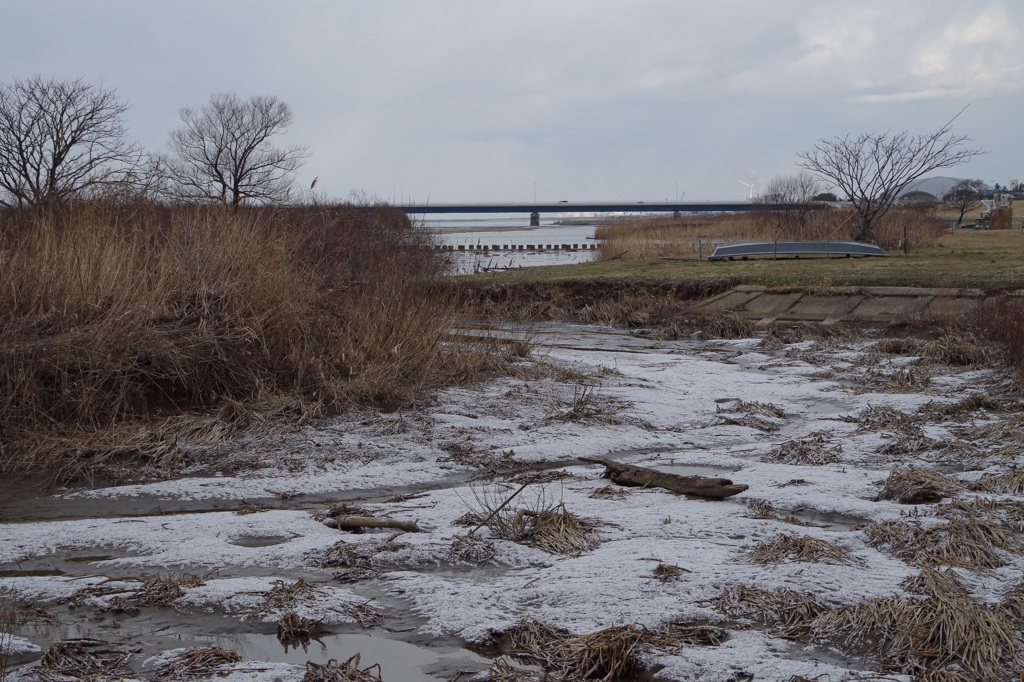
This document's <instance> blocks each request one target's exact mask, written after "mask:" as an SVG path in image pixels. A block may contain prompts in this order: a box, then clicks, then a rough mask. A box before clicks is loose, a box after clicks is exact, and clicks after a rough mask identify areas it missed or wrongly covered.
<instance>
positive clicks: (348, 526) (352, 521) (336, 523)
mask: <svg viewBox="0 0 1024 682" xmlns="http://www.w3.org/2000/svg"><path fill="white" fill-rule="evenodd" d="M324 525H325V526H327V527H328V528H337V529H339V530H357V529H359V528H394V529H396V530H404V531H405V532H407V533H419V532H420V527H419V526H417V525H416V522H415V521H399V520H398V519H389V518H386V517H381V516H332V517H330V518H328V519H324Z"/></svg>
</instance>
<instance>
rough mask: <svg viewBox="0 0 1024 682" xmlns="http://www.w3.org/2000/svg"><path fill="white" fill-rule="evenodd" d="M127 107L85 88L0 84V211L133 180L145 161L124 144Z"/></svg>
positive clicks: (35, 80)
mask: <svg viewBox="0 0 1024 682" xmlns="http://www.w3.org/2000/svg"><path fill="white" fill-rule="evenodd" d="M127 110H128V105H126V104H124V103H122V102H121V101H120V100H119V99H118V98H117V95H116V93H115V92H114V91H113V90H107V89H104V88H102V87H96V86H93V85H89V84H87V83H85V82H83V80H82V79H78V80H74V81H58V80H43V79H42V78H41V77H40V76H33V77H32V78H29V79H26V80H17V79H16V80H15V81H14V82H13V83H10V84H6V85H0V205H4V206H34V205H38V204H43V203H48V202H54V201H58V202H59V201H64V200H67V199H69V198H71V197H72V196H76V195H81V194H83V193H86V192H90V191H101V190H103V189H104V188H106V187H110V186H111V185H116V184H119V183H123V182H126V181H128V180H129V179H130V178H131V177H132V174H133V173H134V172H135V171H136V170H137V168H138V166H139V164H140V162H141V161H142V156H143V155H142V152H141V149H140V148H139V146H138V145H136V144H133V143H129V142H127V141H126V140H125V137H126V131H125V128H124V125H123V123H122V117H123V115H124V113H125V112H126V111H127Z"/></svg>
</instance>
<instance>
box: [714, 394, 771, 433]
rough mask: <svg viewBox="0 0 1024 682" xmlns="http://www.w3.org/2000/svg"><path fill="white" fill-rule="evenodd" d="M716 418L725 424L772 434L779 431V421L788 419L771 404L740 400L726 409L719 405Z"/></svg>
mask: <svg viewBox="0 0 1024 682" xmlns="http://www.w3.org/2000/svg"><path fill="white" fill-rule="evenodd" d="M733 415H738V416H733ZM715 416H716V417H717V418H718V419H719V420H720V421H721V423H723V424H731V425H733V426H747V427H750V428H754V429H757V430H759V431H765V432H771V431H778V430H779V421H780V420H782V419H785V418H786V412H785V410H783V409H782V408H781V407H778V406H776V405H772V404H771V403H759V402H757V401H751V402H747V401H745V400H742V399H739V400H735V401H732V404H731V405H730V406H729V407H726V408H723V407H722V405H721V404H719V405H718V406H717V407H716V408H715Z"/></svg>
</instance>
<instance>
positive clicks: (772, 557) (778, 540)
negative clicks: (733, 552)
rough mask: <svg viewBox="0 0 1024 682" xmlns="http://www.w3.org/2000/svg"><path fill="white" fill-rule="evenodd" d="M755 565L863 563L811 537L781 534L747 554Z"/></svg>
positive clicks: (846, 552)
mask: <svg viewBox="0 0 1024 682" xmlns="http://www.w3.org/2000/svg"><path fill="white" fill-rule="evenodd" d="M747 560H748V561H750V562H751V563H755V564H777V563H782V562H784V561H814V562H824V563H829V564H849V565H860V564H862V563H863V562H862V561H861V560H860V559H859V558H858V557H855V556H853V555H852V554H850V552H849V551H848V550H846V549H845V548H843V547H840V546H839V545H835V544H832V543H831V542H827V541H825V540H819V539H817V538H813V537H810V536H809V535H804V536H800V537H798V536H796V535H786V534H785V533H779V534H778V535H776V536H775V537H774V538H772V539H771V540H769V541H768V542H762V543H761V544H759V545H758V546H757V547H755V548H754V549H753V550H751V551H750V552H749V553H748V554H747Z"/></svg>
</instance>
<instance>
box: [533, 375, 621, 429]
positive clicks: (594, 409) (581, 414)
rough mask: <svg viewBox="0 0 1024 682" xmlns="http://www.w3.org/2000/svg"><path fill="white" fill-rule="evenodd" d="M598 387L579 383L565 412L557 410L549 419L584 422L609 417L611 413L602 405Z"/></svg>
mask: <svg viewBox="0 0 1024 682" xmlns="http://www.w3.org/2000/svg"><path fill="white" fill-rule="evenodd" d="M598 388H599V387H598V386H597V385H595V384H587V383H577V384H576V385H575V386H574V387H573V392H572V399H571V400H570V401H569V402H568V405H567V406H566V408H565V409H563V410H556V411H555V412H552V413H551V414H549V415H548V417H547V418H548V419H553V420H557V421H582V420H584V419H595V418H603V417H608V416H609V415H610V414H611V412H610V411H609V410H608V407H607V406H606V405H602V401H601V399H600V394H599V393H598Z"/></svg>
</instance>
